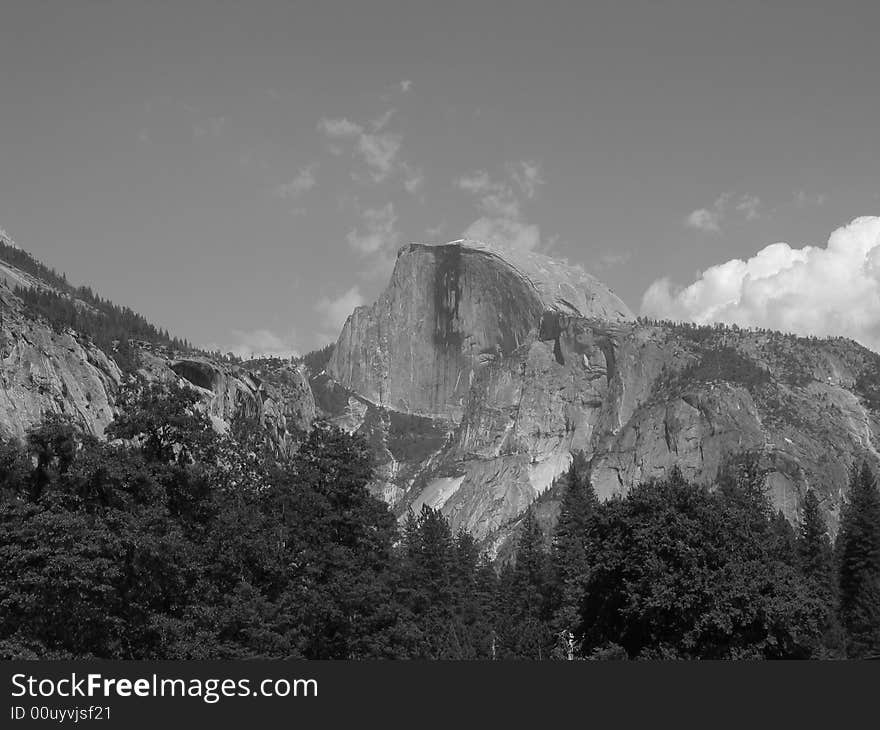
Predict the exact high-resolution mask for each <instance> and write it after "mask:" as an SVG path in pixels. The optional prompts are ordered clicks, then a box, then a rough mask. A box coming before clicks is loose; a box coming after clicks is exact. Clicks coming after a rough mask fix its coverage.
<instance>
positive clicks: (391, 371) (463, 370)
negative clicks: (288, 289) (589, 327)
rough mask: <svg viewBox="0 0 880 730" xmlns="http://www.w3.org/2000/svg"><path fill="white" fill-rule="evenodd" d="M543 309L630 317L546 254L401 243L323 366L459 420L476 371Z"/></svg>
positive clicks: (468, 244)
mask: <svg viewBox="0 0 880 730" xmlns="http://www.w3.org/2000/svg"><path fill="white" fill-rule="evenodd" d="M544 312H567V313H570V314H576V315H582V316H596V317H602V318H604V319H610V320H617V319H631V318H632V313H631V312H630V311H629V310H628V309H627V307H626V305H625V304H624V303H623V302H622V301H621V300H620V299H618V298H617V297H616V296H615V295H614V294H613V293H612V292H611V291H610V290H609V289H608V288H607V287H605V286H604V285H603V284H601V283H600V282H599V281H597V280H596V279H594V278H593V277H591V276H589V275H588V274H586V273H585V272H583V271H582V270H580V269H577V268H574V267H569V266H566V265H564V264H561V263H559V262H556V261H553V260H552V259H549V258H547V257H544V256H539V255H537V254H520V255H519V256H517V257H516V258H513V256H512V255H510V254H508V255H501V254H500V253H499V252H498V251H496V250H494V249H493V248H491V247H489V246H486V245H485V244H480V243H477V242H472V241H457V242H454V243H450V244H446V245H442V246H429V245H423V244H410V245H409V246H406V247H404V248H403V249H401V251H400V253H399V254H398V258H397V265H396V266H395V269H394V273H393V275H392V278H391V283H390V285H389V286H388V288H387V289H386V291H385V293H384V295H383V296H382V297H381V298H380V299H379V301H377V302H376V303H375V304H374V305H373V306H371V307H360V308H358V309H357V310H355V312H354V314H352V315H351V317H350V318H349V319H348V321H347V322H346V324H345V327H344V328H343V331H342V335H341V336H340V338H339V342H338V344H337V347H336V350H335V351H334V353H333V357H332V358H331V360H330V365H329V374H330V376H331V377H332V378H334V379H335V380H336V381H337V382H338V383H340V384H341V385H342V386H344V387H345V388H348V389H349V390H351V391H353V392H355V393H358V394H359V395H360V396H361V397H363V398H365V399H367V400H369V401H370V402H372V403H375V404H377V405H380V406H387V407H390V408H393V409H395V410H398V411H401V412H405V413H412V414H419V415H424V416H428V417H441V418H443V417H446V418H453V419H455V420H459V419H460V418H461V417H462V415H463V413H464V409H465V400H466V399H467V396H468V393H469V391H470V388H471V386H472V384H473V380H474V377H475V376H476V374H477V373H478V372H479V371H480V370H481V369H482V368H483V367H484V366H485V365H486V364H488V363H490V362H493V361H496V360H500V359H504V358H507V357H509V356H510V355H511V354H512V353H513V352H515V351H516V350H518V349H519V348H520V347H521V346H522V345H523V344H524V343H525V342H526V341H527V340H528V338H529V335H530V332H531V331H532V330H533V329H534V327H535V325H536V323H537V322H539V321H540V319H541V316H542V314H543V313H544Z"/></svg>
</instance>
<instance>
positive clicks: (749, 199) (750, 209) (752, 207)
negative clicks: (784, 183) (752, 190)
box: [736, 195, 761, 221]
mask: <svg viewBox="0 0 880 730" xmlns="http://www.w3.org/2000/svg"><path fill="white" fill-rule="evenodd" d="M760 207H761V199H760V198H759V197H758V196H757V195H743V196H742V197H741V198H740V199H739V202H738V203H737V204H736V209H737V210H738V211H739V212H740V213H742V214H743V215H744V216H745V217H746V220H747V221H752V220H755V218H757V217H758V215H759V214H758V210H759V208H760Z"/></svg>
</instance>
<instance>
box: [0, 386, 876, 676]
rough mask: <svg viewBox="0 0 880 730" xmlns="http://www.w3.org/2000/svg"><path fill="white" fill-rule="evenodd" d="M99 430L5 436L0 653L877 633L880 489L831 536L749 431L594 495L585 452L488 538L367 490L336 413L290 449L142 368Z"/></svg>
mask: <svg viewBox="0 0 880 730" xmlns="http://www.w3.org/2000/svg"><path fill="white" fill-rule="evenodd" d="M119 402H120V411H119V415H118V417H117V418H116V420H115V421H114V422H113V423H112V424H111V425H110V426H109V428H108V430H107V437H108V438H107V439H106V440H99V439H97V438H94V437H92V436H90V435H87V434H83V433H81V432H80V431H79V430H78V429H77V428H76V427H75V426H74V424H73V423H72V422H70V421H69V420H67V419H65V418H64V417H61V416H57V415H47V416H46V418H45V420H44V421H43V423H41V424H40V425H39V426H37V427H35V428H33V429H31V431H30V432H29V433H28V434H27V436H26V438H25V439H24V440H22V441H15V440H8V441H6V442H4V443H2V445H0V658H4V659H9V658H50V659H61V658H110V659H207V658H216V659H239V658H258V657H259V658H306V659H324V658H329V659H374V658H387V659H397V658H400V659H402V658H415V659H488V660H492V659H495V660H507V659H533V660H603V659H615V660H616V659H620V660H623V659H839V658H860V657H869V656H876V655H877V654H878V652H880V492H878V489H877V485H876V481H875V477H874V475H873V474H872V473H871V471H870V470H869V469H868V467H867V466H860V467H859V468H857V469H854V471H853V472H852V476H851V483H850V488H849V490H850V491H849V495H848V499H847V506H846V509H845V511H844V514H843V516H842V522H841V525H840V529H839V531H838V533H837V537H836V540H835V541H834V542H833V543H832V541H831V540H830V538H829V535H828V530H827V529H826V525H825V524H824V522H823V519H822V516H821V510H820V504H819V501H818V499H817V496H816V494H815V493H814V492H813V491H809V492H807V494H806V499H805V502H804V506H803V510H802V515H801V519H800V522H799V524H797V525H795V526H792V525H791V524H790V523H789V522H788V521H786V520H785V519H784V518H783V517H782V515H781V513H778V512H774V510H773V509H772V507H771V504H770V501H769V499H768V497H767V494H766V493H765V492H764V490H763V487H762V486H761V485H762V484H763V474H762V472H761V470H760V468H759V465H758V460H757V459H756V458H755V457H754V455H750V454H742V455H740V456H738V457H735V458H732V459H730V460H729V462H728V463H727V464H726V465H725V467H724V468H723V469H722V471H721V473H720V474H719V476H718V479H717V480H716V483H715V484H713V485H709V486H705V485H703V486H701V485H695V484H689V483H688V482H687V481H686V480H684V479H683V478H682V477H681V475H680V474H679V473H677V472H674V473H673V474H672V475H671V476H670V478H668V479H667V480H664V481H653V482H650V483H646V484H643V485H641V486H639V487H636V488H634V489H633V490H631V491H630V492H629V493H628V494H626V496H622V497H614V498H612V499H610V500H607V501H599V500H598V499H597V498H596V495H595V493H594V492H593V489H592V487H591V485H590V481H589V465H588V463H587V462H586V460H585V459H584V458H583V456H582V455H577V456H576V457H575V459H574V461H573V463H572V466H571V468H570V469H569V471H568V472H567V473H566V474H564V475H563V476H562V477H561V483H560V484H559V485H557V486H559V487H560V491H561V493H562V494H563V496H562V504H561V510H560V515H559V519H558V523H557V525H556V527H555V530H554V532H553V534H552V535H549V536H548V535H545V534H544V533H543V532H542V530H541V529H540V528H539V526H538V523H537V521H536V519H535V517H534V516H533V515H532V513H531V511H529V512H527V513H526V515H525V517H524V519H523V520H522V524H521V526H520V529H519V537H518V544H517V548H516V551H515V555H514V556H513V559H512V560H509V561H506V562H505V563H504V564H498V563H497V562H493V561H492V560H490V559H489V558H488V557H487V556H486V555H485V554H483V552H482V551H481V549H480V546H479V545H478V544H476V542H475V541H474V539H473V538H472V537H471V536H470V535H468V534H467V533H465V532H453V531H452V529H451V528H450V525H449V522H448V521H447V519H446V518H445V517H444V516H443V515H442V514H440V512H438V511H435V510H432V509H430V508H429V507H424V508H423V509H422V510H421V512H419V513H418V514H409V516H408V517H407V518H406V519H404V520H402V521H398V520H397V519H395V516H394V515H393V514H392V513H391V512H390V511H389V509H388V507H387V505H386V504H385V503H384V502H382V501H381V500H380V499H378V498H376V497H374V496H373V495H372V494H371V493H370V491H369V488H368V486H369V483H370V478H371V473H372V465H371V457H370V452H369V449H368V447H367V445H366V444H365V443H364V442H363V441H362V440H361V439H360V438H359V437H357V436H352V435H348V434H346V433H343V432H342V431H339V430H338V429H336V428H334V427H331V426H328V425H322V424H318V425H316V427H315V428H314V429H313V430H312V431H311V432H310V433H309V434H308V435H307V436H306V437H305V439H304V440H303V442H302V443H301V444H300V446H299V448H298V449H297V450H296V452H295V453H294V454H292V455H291V456H289V457H286V458H285V459H283V460H279V459H278V457H277V456H275V455H274V454H272V453H271V451H270V449H269V447H268V445H267V444H266V443H265V442H264V441H263V438H262V436H261V430H260V428H259V426H258V425H257V424H254V423H248V422H245V421H240V422H236V423H234V424H233V427H232V428H231V429H230V431H229V433H226V434H218V433H216V432H215V431H214V430H213V429H212V428H211V425H210V422H209V421H208V419H207V417H206V416H205V415H204V413H203V412H202V411H201V410H200V408H199V407H198V397H197V396H196V395H195V394H194V393H193V392H192V391H191V390H188V389H187V388H185V387H179V388H173V389H172V391H171V392H170V393H169V392H167V391H165V390H162V389H161V388H160V387H159V386H157V385H155V384H147V383H145V382H142V381H139V380H137V379H134V378H130V379H129V380H128V381H127V385H126V386H125V389H124V392H123V393H122V395H121V397H120V401H119Z"/></svg>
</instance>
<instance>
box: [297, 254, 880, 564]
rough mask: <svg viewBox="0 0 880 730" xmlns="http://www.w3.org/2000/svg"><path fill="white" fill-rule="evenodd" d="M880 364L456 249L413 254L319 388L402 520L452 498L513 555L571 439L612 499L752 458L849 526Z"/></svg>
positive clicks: (775, 480) (355, 321)
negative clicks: (844, 511) (520, 526)
mask: <svg viewBox="0 0 880 730" xmlns="http://www.w3.org/2000/svg"><path fill="white" fill-rule="evenodd" d="M878 374H880V356H877V355H876V354H874V353H871V352H869V351H867V350H865V349H864V348H862V347H860V346H858V345H856V344H855V343H852V342H849V341H843V340H822V341H820V340H807V339H799V338H795V337H791V336H784V335H781V334H779V333H757V332H746V331H740V330H731V329H709V328H694V327H686V326H675V325H649V324H645V323H637V322H635V321H633V318H632V316H631V314H630V313H629V311H628V310H627V309H626V307H625V305H623V303H622V302H620V300H619V299H617V297H615V296H614V294H613V293H611V292H610V291H609V290H608V289H607V288H606V287H604V286H602V285H601V284H599V283H598V282H596V281H595V279H592V277H589V276H588V275H586V274H583V272H580V271H578V270H577V269H572V268H570V267H567V266H565V265H563V264H559V263H558V262H551V261H550V260H548V259H546V258H544V257H528V258H526V259H525V260H515V259H514V258H512V257H509V256H506V255H503V254H500V253H499V252H496V251H493V250H491V249H488V248H487V247H484V246H482V245H475V244H473V243H471V242H456V243H454V244H449V245H446V246H435V247H429V246H422V245H411V246H408V247H406V248H404V249H402V250H401V252H400V254H399V256H398V260H397V267H396V269H395V271H394V274H393V276H392V278H391V282H390V284H389V287H388V289H387V290H386V291H385V293H384V294H383V295H382V296H381V297H380V299H379V300H378V301H377V302H376V304H374V305H373V306H372V307H362V308H360V309H358V310H357V311H355V313H354V314H353V315H352V316H351V318H350V319H349V320H348V322H347V323H346V325H345V328H344V330H343V332H342V335H341V337H340V339H339V343H338V345H337V348H336V351H335V352H334V355H333V357H332V359H331V362H330V364H329V367H328V369H327V372H326V373H325V374H324V375H322V376H321V377H318V378H315V379H314V380H313V387H314V389H315V392H316V396H317V400H318V406H319V410H320V411H321V412H322V413H323V414H325V415H327V416H329V417H330V418H332V419H334V420H335V421H336V422H337V423H339V424H340V425H342V426H343V427H345V428H348V429H349V430H352V431H358V432H360V433H362V434H364V435H365V436H366V437H367V438H368V439H369V440H370V442H371V443H372V444H373V445H374V448H375V450H376V454H377V456H378V461H379V462H380V468H379V477H378V480H377V484H376V490H377V492H378V493H380V494H381V495H382V496H383V497H384V498H385V499H386V500H387V501H389V502H390V503H391V504H392V506H393V507H394V509H395V510H396V512H397V513H398V514H401V515H402V514H405V513H406V511H407V510H408V509H410V508H412V509H416V510H418V509H420V508H421V505H422V504H428V505H430V506H432V507H437V508H440V509H441V510H442V511H443V512H444V513H445V514H446V515H447V516H448V517H449V518H450V520H451V522H452V525H453V527H454V528H456V529H457V528H460V527H461V528H465V529H468V530H470V531H472V532H473V533H474V534H475V535H476V536H477V537H478V538H480V539H481V540H483V541H484V544H486V545H488V546H490V547H491V548H493V549H496V550H500V549H504V545H505V542H506V541H508V540H509V538H510V534H511V528H512V526H514V525H515V524H516V521H517V520H518V518H519V517H520V516H521V514H522V512H523V510H525V508H526V507H528V506H529V504H531V503H533V502H534V501H535V499H536V498H538V497H540V496H541V495H542V494H544V493H545V492H546V490H547V489H548V487H549V486H550V485H551V484H552V481H553V479H554V478H555V477H556V476H558V475H559V474H560V473H561V472H562V471H564V470H565V469H566V468H567V466H568V464H569V463H570V458H571V453H572V452H573V451H576V450H583V451H585V452H586V454H587V456H588V457H589V458H590V460H591V465H592V476H593V482H594V485H595V487H596V489H597V492H598V493H599V495H600V496H601V497H605V498H607V497H609V496H610V495H612V494H615V493H621V492H625V491H626V490H628V489H629V488H631V487H632V486H633V485H635V484H637V483H638V482H640V481H643V480H647V479H650V478H653V477H663V476H664V475H666V474H668V473H669V471H670V470H671V469H672V467H673V466H676V465H677V466H678V467H679V468H680V469H681V470H682V472H683V473H684V475H685V476H686V477H688V478H691V479H694V480H697V481H701V482H710V481H711V480H713V479H714V478H715V477H716V475H717V472H718V468H719V466H720V464H721V463H722V461H723V459H724V458H725V456H726V455H728V454H734V453H737V452H740V451H744V450H752V451H757V452H759V453H760V454H761V457H762V460H763V462H764V465H765V466H766V467H767V469H768V471H769V473H768V487H769V489H770V491H771V494H772V496H773V499H774V502H775V504H776V505H777V506H778V507H779V508H780V509H782V510H783V511H784V512H785V514H786V515H787V516H788V517H789V518H791V519H795V518H796V516H797V510H798V508H799V505H800V504H801V500H802V498H803V495H804V493H805V491H806V489H807V488H808V487H811V486H812V487H814V488H815V489H816V490H817V492H818V493H819V496H820V499H821V500H822V503H823V507H824V509H825V512H826V517H827V518H828V521H829V524H830V526H831V527H832V529H835V528H836V525H837V521H838V519H839V508H840V504H841V497H842V494H843V492H844V491H845V488H846V470H847V469H848V467H849V466H850V465H851V464H852V463H853V462H854V461H855V460H857V459H860V458H862V457H863V456H866V457H868V458H869V459H872V460H875V461H876V460H877V457H878V453H877V451H876V448H875V446H876V443H877V438H878V428H880V412H878V411H877V407H878V404H880V394H877V393H875V391H874V390H873V388H874V384H878V388H880V381H878ZM554 499H557V497H556V496H554V495H553V494H552V492H548V493H547V494H546V495H545V496H544V497H543V498H542V502H546V501H547V500H550V501H551V502H552V501H553V500H554ZM542 509H544V510H545V511H547V512H548V513H552V512H553V506H552V504H549V505H545V506H544V507H543V508H542Z"/></svg>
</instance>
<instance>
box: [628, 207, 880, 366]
mask: <svg viewBox="0 0 880 730" xmlns="http://www.w3.org/2000/svg"><path fill="white" fill-rule="evenodd" d="M642 313H643V314H646V315H648V316H652V317H660V318H668V319H674V320H690V321H694V322H698V323H701V324H703V323H708V322H726V323H729V324H732V323H736V324H739V325H742V326H754V327H767V328H770V329H775V330H782V331H787V332H794V333H797V334H802V335H806V334H812V335H817V336H832V335H842V336H846V337H851V338H853V339H855V340H857V341H859V342H861V343H862V344H863V345H865V346H867V347H870V348H872V349H874V350H878V351H880V217H862V218H856V219H855V220H854V221H852V222H851V223H850V224H848V225H846V226H843V227H841V228H838V229H837V230H836V231H834V232H833V233H832V234H831V236H830V238H829V239H828V244H827V245H826V246H825V247H819V246H804V247H803V248H792V247H791V246H789V244H787V243H774V244H771V245H769V246H766V247H765V248H763V249H761V250H760V251H759V252H758V253H756V254H755V255H754V256H752V257H751V258H749V259H747V260H745V261H743V260H740V259H732V260H730V261H727V262H725V263H723V264H718V265H717V266H712V267H710V268H709V269H707V270H706V271H704V272H703V273H702V274H701V275H700V276H699V278H698V279H697V280H696V281H695V282H693V283H692V284H690V285H689V286H687V287H684V288H679V287H674V286H673V285H672V284H671V283H670V281H669V280H668V279H660V280H658V281H655V282H654V283H653V284H651V286H650V287H649V288H648V290H647V291H646V292H645V294H644V296H643V297H642Z"/></svg>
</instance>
